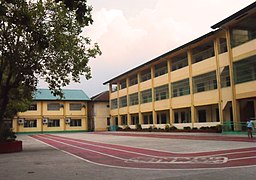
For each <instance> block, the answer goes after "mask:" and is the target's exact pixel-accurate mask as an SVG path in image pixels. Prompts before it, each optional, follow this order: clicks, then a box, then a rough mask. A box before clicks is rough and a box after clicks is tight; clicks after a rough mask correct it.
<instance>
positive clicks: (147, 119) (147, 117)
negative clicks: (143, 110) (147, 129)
mask: <svg viewBox="0 0 256 180" xmlns="http://www.w3.org/2000/svg"><path fill="white" fill-rule="evenodd" d="M143 123H144V124H153V116H152V114H144V115H143Z"/></svg>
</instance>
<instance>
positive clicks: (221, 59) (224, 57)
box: [219, 52, 229, 67]
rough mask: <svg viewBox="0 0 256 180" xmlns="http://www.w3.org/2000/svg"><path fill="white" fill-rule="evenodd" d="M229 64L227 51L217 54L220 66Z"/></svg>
mask: <svg viewBox="0 0 256 180" xmlns="http://www.w3.org/2000/svg"><path fill="white" fill-rule="evenodd" d="M228 65H229V56H228V53H227V52H226V53H222V54H219V66H220V67H225V66H228Z"/></svg>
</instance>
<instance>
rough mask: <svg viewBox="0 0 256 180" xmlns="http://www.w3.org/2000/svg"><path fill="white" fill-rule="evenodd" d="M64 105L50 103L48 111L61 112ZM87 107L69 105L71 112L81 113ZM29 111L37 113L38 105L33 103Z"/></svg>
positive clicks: (78, 104)
mask: <svg viewBox="0 0 256 180" xmlns="http://www.w3.org/2000/svg"><path fill="white" fill-rule="evenodd" d="M63 107H64V105H63V104H60V103H48V104H47V110H48V111H59V110H60V108H63ZM83 107H85V106H84V105H82V104H81V103H70V104H69V110H70V111H81V109H82V108H83ZM28 110H29V111H37V104H36V103H33V104H31V105H30V107H29V109H28Z"/></svg>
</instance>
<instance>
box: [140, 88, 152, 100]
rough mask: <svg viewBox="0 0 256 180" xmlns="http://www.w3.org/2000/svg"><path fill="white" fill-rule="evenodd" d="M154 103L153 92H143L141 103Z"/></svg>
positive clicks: (149, 90)
mask: <svg viewBox="0 0 256 180" xmlns="http://www.w3.org/2000/svg"><path fill="white" fill-rule="evenodd" d="M148 102H152V90H151V89H148V90H145V91H142V92H141V103H142V104H143V103H148Z"/></svg>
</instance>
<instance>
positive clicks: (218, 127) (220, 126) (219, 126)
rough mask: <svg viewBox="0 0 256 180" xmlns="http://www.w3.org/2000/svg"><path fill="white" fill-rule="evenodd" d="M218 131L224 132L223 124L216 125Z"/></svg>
mask: <svg viewBox="0 0 256 180" xmlns="http://www.w3.org/2000/svg"><path fill="white" fill-rule="evenodd" d="M216 130H217V132H220V133H221V132H222V125H221V124H218V125H216Z"/></svg>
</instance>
